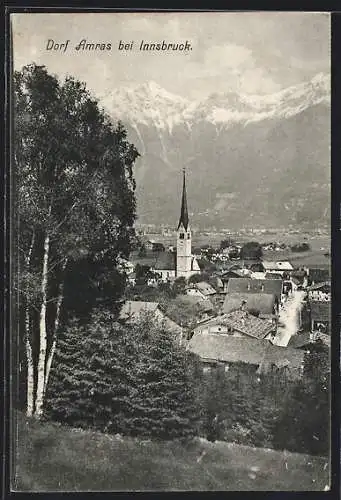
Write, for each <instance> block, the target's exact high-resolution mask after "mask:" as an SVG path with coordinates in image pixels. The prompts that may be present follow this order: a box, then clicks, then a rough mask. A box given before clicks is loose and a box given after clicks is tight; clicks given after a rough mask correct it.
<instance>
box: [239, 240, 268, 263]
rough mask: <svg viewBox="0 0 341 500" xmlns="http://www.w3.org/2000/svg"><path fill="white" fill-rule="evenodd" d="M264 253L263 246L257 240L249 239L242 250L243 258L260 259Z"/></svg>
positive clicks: (241, 256) (241, 255)
mask: <svg viewBox="0 0 341 500" xmlns="http://www.w3.org/2000/svg"><path fill="white" fill-rule="evenodd" d="M262 255H263V250H262V246H261V244H260V243H258V242H257V241H249V242H247V243H245V244H244V245H243V246H242V248H241V250H240V258H241V259H260V258H261V257H262Z"/></svg>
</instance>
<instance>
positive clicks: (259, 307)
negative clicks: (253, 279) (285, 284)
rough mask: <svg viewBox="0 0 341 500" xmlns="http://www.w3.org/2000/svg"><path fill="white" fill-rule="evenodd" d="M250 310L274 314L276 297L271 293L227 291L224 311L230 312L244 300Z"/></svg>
mask: <svg viewBox="0 0 341 500" xmlns="http://www.w3.org/2000/svg"><path fill="white" fill-rule="evenodd" d="M244 301H245V302H246V304H245V309H246V310H247V311H249V312H252V311H259V312H260V314H269V315H272V314H273V310H274V307H275V304H276V297H275V295H274V294H270V293H227V294H226V297H225V301H224V305H223V312H224V313H229V312H231V311H236V310H237V309H239V308H240V307H241V305H242V303H243V302H244Z"/></svg>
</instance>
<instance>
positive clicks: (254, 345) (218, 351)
mask: <svg viewBox="0 0 341 500" xmlns="http://www.w3.org/2000/svg"><path fill="white" fill-rule="evenodd" d="M186 349H187V350H189V351H190V352H193V353H195V354H196V355H197V356H199V357H200V359H201V362H202V364H203V371H204V372H209V371H211V370H212V369H214V368H217V367H219V366H222V367H223V368H224V370H225V371H226V372H227V371H229V370H231V369H233V368H234V367H235V366H236V364H237V363H238V364H240V363H245V364H248V365H251V366H253V367H254V374H255V376H257V375H260V374H263V373H269V372H282V373H285V374H286V375H287V376H288V377H289V378H292V379H299V378H300V377H301V376H302V371H303V361H304V351H301V350H299V349H291V348H289V347H279V346H275V345H273V344H271V342H269V341H268V340H264V339H256V338H251V337H250V338H246V337H245V338H244V337H239V338H238V337H234V336H231V335H222V334H217V333H212V334H210V335H207V334H206V333H197V334H195V335H193V337H192V338H191V340H190V341H189V342H188V344H187V347H186Z"/></svg>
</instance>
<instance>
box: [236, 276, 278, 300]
mask: <svg viewBox="0 0 341 500" xmlns="http://www.w3.org/2000/svg"><path fill="white" fill-rule="evenodd" d="M230 293H243V294H245V293H248V294H252V293H265V294H271V295H274V296H275V297H276V299H277V301H278V304H281V302H282V293H283V283H282V280H279V279H273V280H270V279H245V278H231V279H230V280H229V282H228V284H227V294H230Z"/></svg>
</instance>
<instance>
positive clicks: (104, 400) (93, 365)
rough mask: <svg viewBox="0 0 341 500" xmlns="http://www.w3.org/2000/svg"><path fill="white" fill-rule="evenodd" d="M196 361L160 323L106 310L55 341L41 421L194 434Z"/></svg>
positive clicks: (156, 434) (137, 432) (146, 432)
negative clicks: (123, 319) (131, 322)
mask: <svg viewBox="0 0 341 500" xmlns="http://www.w3.org/2000/svg"><path fill="white" fill-rule="evenodd" d="M196 369H197V368H196V363H195V359H194V357H193V355H191V354H190V353H187V352H186V351H184V350H182V349H180V347H178V346H177V345H176V344H175V342H174V340H173V338H172V334H170V333H169V332H167V331H166V330H165V329H164V328H163V325H161V324H160V325H157V324H155V322H154V323H153V322H152V320H151V319H150V318H148V317H145V318H144V319H142V320H141V322H140V323H139V324H138V325H137V326H135V327H131V326H127V325H123V324H119V323H117V322H115V321H114V318H113V317H112V316H111V315H110V314H109V313H107V312H103V311H102V312H98V311H97V313H96V314H94V315H93V317H92V320H91V322H90V323H89V324H88V325H86V326H85V325H81V324H79V323H76V322H75V323H73V324H72V325H71V326H70V327H69V328H68V329H67V330H66V332H65V333H64V335H61V337H60V342H59V347H58V350H57V352H56V355H55V359H54V363H53V366H52V369H51V375H50V383H49V386H48V390H47V394H46V403H45V416H46V418H50V419H52V420H57V421H60V422H65V423H67V424H69V425H72V426H76V427H90V428H94V429H98V430H101V431H106V432H109V433H122V434H132V435H139V436H148V437H157V438H162V439H172V438H191V437H192V436H194V435H196V434H197V427H198V425H197V424H198V418H199V416H198V412H197V406H196V397H195V390H196V387H195V383H194V381H195V376H194V373H195V370H196Z"/></svg>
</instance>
